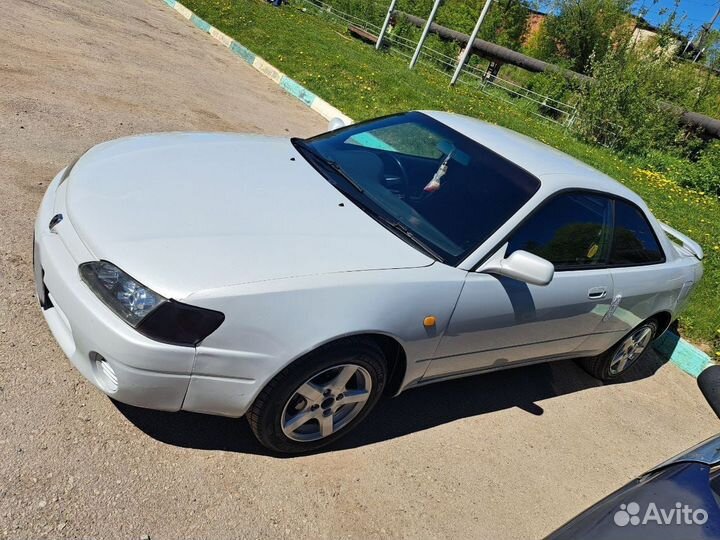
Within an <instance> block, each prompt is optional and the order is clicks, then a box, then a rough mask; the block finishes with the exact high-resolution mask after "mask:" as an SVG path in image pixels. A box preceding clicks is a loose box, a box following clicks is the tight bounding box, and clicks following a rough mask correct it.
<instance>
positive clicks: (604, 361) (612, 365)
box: [580, 319, 658, 381]
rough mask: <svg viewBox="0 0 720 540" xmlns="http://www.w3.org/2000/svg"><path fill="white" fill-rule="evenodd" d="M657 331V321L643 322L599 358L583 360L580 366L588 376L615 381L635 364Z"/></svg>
mask: <svg viewBox="0 0 720 540" xmlns="http://www.w3.org/2000/svg"><path fill="white" fill-rule="evenodd" d="M657 330H658V325H657V321H655V320H654V319H651V320H648V321H645V322H644V323H642V324H641V325H639V326H637V327H635V328H634V329H633V330H632V331H631V332H630V333H629V334H628V335H627V336H625V337H624V338H623V339H621V340H620V341H619V342H618V343H617V344H616V345H615V346H614V347H612V348H610V350H608V351H607V352H605V353H603V354H601V355H600V356H596V357H594V358H586V359H583V360H581V361H580V365H582V367H583V368H584V369H585V371H587V372H588V373H589V374H590V375H592V376H593V377H596V378H598V379H600V380H602V381H611V380H613V379H616V378H617V377H619V376H620V375H622V374H623V373H625V372H626V371H627V370H628V369H630V368H631V367H632V366H633V365H635V363H637V361H638V359H639V358H640V357H641V356H642V354H643V353H644V352H645V351H646V350H647V348H648V346H649V345H650V343H651V342H652V340H653V338H654V337H655V335H656V334H657Z"/></svg>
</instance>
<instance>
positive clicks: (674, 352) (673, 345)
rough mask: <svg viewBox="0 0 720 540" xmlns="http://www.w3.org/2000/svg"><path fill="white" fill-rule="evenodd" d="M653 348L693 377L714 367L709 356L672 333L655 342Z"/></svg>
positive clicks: (665, 334)
mask: <svg viewBox="0 0 720 540" xmlns="http://www.w3.org/2000/svg"><path fill="white" fill-rule="evenodd" d="M653 347H654V348H655V350H656V351H658V352H659V353H660V354H662V355H663V356H665V357H667V358H669V359H670V361H671V362H672V363H673V364H675V365H676V366H677V367H679V368H680V369H681V370H683V371H684V372H685V373H687V374H688V375H692V376H693V377H697V376H698V375H700V373H701V372H702V371H703V370H704V369H705V368H706V367H708V366H711V365H713V361H712V360H710V357H709V356H708V355H707V354H705V353H704V352H702V351H701V350H700V349H698V348H697V347H695V346H694V345H691V344H690V343H688V342H687V341H685V340H684V339H683V338H681V337H680V336H678V335H677V334H673V333H672V332H665V333H664V334H663V335H662V336H660V338H658V339H657V341H655V343H654V344H653Z"/></svg>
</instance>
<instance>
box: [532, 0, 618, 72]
mask: <svg viewBox="0 0 720 540" xmlns="http://www.w3.org/2000/svg"><path fill="white" fill-rule="evenodd" d="M630 5H631V2H630V1H629V0H556V1H555V6H554V9H553V13H552V14H550V15H549V16H548V18H547V20H546V21H545V23H544V29H543V33H542V39H543V40H544V41H545V43H544V44H542V45H541V46H540V50H544V51H550V55H551V56H552V57H554V58H550V59H552V60H558V59H565V60H567V61H568V63H569V64H570V65H569V67H570V68H571V69H572V70H574V71H578V72H580V73H588V72H589V70H590V59H591V57H593V56H594V58H595V60H596V61H597V60H599V59H600V57H601V56H602V55H603V54H605V52H607V51H608V50H610V48H611V45H612V44H613V42H614V40H615V34H616V32H617V30H618V28H621V27H623V26H627V25H628V24H631V23H630V19H629V17H628V10H629V8H630Z"/></svg>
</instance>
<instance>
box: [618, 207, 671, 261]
mask: <svg viewBox="0 0 720 540" xmlns="http://www.w3.org/2000/svg"><path fill="white" fill-rule="evenodd" d="M663 260H665V258H664V256H663V253H662V250H661V249H660V246H659V245H658V241H657V238H655V234H654V233H653V231H652V228H651V227H650V224H649V223H648V222H647V219H646V218H645V216H644V215H643V213H642V211H641V210H640V209H638V208H636V207H634V206H632V205H631V204H628V203H626V202H623V201H616V202H615V232H614V233H613V242H612V250H611V252H610V264H612V265H623V264H631V265H632V264H651V263H657V262H662V261H663Z"/></svg>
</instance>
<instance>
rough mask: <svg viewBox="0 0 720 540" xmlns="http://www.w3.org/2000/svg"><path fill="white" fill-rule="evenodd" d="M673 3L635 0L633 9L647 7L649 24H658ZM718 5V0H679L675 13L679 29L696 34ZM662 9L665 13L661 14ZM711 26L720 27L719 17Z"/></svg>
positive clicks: (672, 1)
mask: <svg viewBox="0 0 720 540" xmlns="http://www.w3.org/2000/svg"><path fill="white" fill-rule="evenodd" d="M675 5H676V4H675V1H674V0H636V2H635V4H634V5H633V11H634V12H635V13H639V12H640V11H642V10H643V9H647V10H648V13H647V15H646V16H645V18H646V19H647V20H648V22H650V24H653V25H659V24H661V23H663V22H664V21H666V20H667V17H668V15H669V14H670V13H671V12H672V10H673V8H674V7H675ZM719 7H720V0H679V4H678V5H677V13H678V23H679V24H680V30H681V31H682V32H683V33H688V32H690V33H692V34H693V35H694V34H696V33H697V32H698V30H699V29H700V27H701V26H702V25H703V24H704V23H707V22H710V20H711V19H712V17H713V15H715V13H716V12H717V10H718V8H719ZM663 10H666V11H667V13H665V14H663ZM713 28H714V29H716V30H717V29H720V18H718V20H717V21H715V24H714V25H713Z"/></svg>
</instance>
